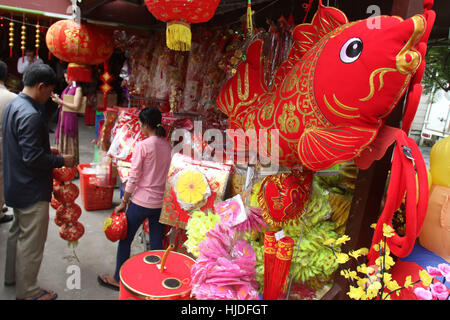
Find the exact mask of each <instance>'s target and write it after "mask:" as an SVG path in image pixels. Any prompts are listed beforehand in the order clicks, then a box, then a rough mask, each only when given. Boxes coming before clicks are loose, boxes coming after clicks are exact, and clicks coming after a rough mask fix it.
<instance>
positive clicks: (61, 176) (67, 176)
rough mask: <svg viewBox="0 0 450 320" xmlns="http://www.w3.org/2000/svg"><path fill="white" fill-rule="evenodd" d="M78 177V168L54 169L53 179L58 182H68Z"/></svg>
mask: <svg viewBox="0 0 450 320" xmlns="http://www.w3.org/2000/svg"><path fill="white" fill-rule="evenodd" d="M76 175H77V168H67V167H63V168H55V169H53V178H54V179H55V180H57V181H62V182H68V181H71V180H73V179H74V178H75V176H76Z"/></svg>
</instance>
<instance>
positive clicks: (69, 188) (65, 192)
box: [53, 182, 80, 203]
mask: <svg viewBox="0 0 450 320" xmlns="http://www.w3.org/2000/svg"><path fill="white" fill-rule="evenodd" d="M53 194H54V196H55V199H56V200H58V201H59V202H61V203H72V202H74V201H75V199H76V198H77V197H78V195H79V194H80V189H78V187H77V186H76V185H74V184H73V183H71V182H70V183H61V185H59V186H54V187H53Z"/></svg>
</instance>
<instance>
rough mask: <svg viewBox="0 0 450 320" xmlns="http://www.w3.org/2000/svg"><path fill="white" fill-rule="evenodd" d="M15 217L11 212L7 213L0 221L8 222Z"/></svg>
mask: <svg viewBox="0 0 450 320" xmlns="http://www.w3.org/2000/svg"><path fill="white" fill-rule="evenodd" d="M12 219H13V216H12V215H11V214H5V215H4V216H3V217H2V218H1V219H0V223H7V222H10V221H11V220H12Z"/></svg>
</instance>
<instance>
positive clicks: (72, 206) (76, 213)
mask: <svg viewBox="0 0 450 320" xmlns="http://www.w3.org/2000/svg"><path fill="white" fill-rule="evenodd" d="M80 216H81V208H80V206H79V205H77V204H76V203H68V204H62V205H60V206H59V207H58V209H56V218H58V220H59V221H61V222H62V223H69V222H74V221H77V220H78V218H80Z"/></svg>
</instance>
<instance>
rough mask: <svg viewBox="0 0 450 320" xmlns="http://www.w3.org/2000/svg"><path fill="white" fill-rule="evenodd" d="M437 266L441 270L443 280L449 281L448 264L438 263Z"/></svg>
mask: <svg viewBox="0 0 450 320" xmlns="http://www.w3.org/2000/svg"><path fill="white" fill-rule="evenodd" d="M438 268H439V270H441V273H442V275H443V276H444V277H445V280H446V281H449V282H450V264H448V263H440V264H438Z"/></svg>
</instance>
